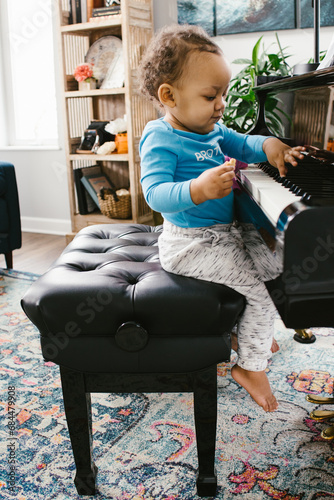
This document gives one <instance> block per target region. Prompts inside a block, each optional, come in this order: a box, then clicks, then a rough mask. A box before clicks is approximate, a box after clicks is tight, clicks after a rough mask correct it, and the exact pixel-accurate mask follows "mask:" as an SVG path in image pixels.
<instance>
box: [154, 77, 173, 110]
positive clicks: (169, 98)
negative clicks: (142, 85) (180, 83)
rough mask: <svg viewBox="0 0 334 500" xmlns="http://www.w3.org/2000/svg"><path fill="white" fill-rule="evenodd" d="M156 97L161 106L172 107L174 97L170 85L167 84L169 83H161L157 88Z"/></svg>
mask: <svg viewBox="0 0 334 500" xmlns="http://www.w3.org/2000/svg"><path fill="white" fill-rule="evenodd" d="M158 97H159V101H160V102H161V104H162V105H163V106H169V107H170V108H174V106H175V99H174V89H173V86H172V85H169V83H162V84H161V85H160V87H159V89H158Z"/></svg>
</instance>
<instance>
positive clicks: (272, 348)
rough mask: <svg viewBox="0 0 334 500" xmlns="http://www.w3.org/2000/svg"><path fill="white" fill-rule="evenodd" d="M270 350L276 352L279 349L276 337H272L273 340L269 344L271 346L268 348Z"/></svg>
mask: <svg viewBox="0 0 334 500" xmlns="http://www.w3.org/2000/svg"><path fill="white" fill-rule="evenodd" d="M270 350H271V352H273V353H274V352H277V351H279V345H278V343H277V340H276V339H273V342H272V344H271V348H270Z"/></svg>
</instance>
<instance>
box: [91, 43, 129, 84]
mask: <svg viewBox="0 0 334 500" xmlns="http://www.w3.org/2000/svg"><path fill="white" fill-rule="evenodd" d="M85 62H87V63H90V64H94V68H96V70H97V72H98V74H99V79H98V87H99V88H104V89H107V88H116V87H123V85H124V60H123V45H122V40H120V39H119V38H117V37H116V36H102V37H101V38H99V39H98V40H96V42H94V43H93V44H92V45H91V46H90V48H89V50H88V52H87V54H86V57H85Z"/></svg>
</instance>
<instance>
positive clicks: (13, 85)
mask: <svg viewBox="0 0 334 500" xmlns="http://www.w3.org/2000/svg"><path fill="white" fill-rule="evenodd" d="M55 8H57V3H56V1H53V0H29V2H27V0H15V2H13V1H10V0H4V1H1V2H0V9H1V13H0V14H1V15H0V19H1V40H0V44H1V49H2V58H1V59H0V64H1V66H2V67H1V70H2V71H1V73H2V85H0V92H2V100H1V101H2V107H4V113H1V115H2V116H5V117H6V119H5V121H6V131H5V132H6V135H7V137H6V139H4V138H3V137H0V141H2V145H5V146H42V145H53V146H54V145H57V144H58V130H57V106H56V86H55V64H54V48H53V26H52V24H53V23H52V21H53V14H54V9H55ZM1 101H0V102H1ZM2 126H3V124H2ZM3 135H4V134H1V136H3ZM4 142H6V144H4Z"/></svg>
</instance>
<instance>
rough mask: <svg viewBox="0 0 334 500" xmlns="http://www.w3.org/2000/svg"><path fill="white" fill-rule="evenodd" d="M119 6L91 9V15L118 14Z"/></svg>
mask: <svg viewBox="0 0 334 500" xmlns="http://www.w3.org/2000/svg"><path fill="white" fill-rule="evenodd" d="M120 12H121V6H120V5H113V6H111V7H102V8H98V9H93V12H92V17H103V16H111V15H115V14H120Z"/></svg>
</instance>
